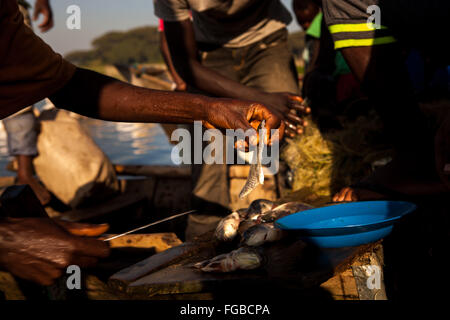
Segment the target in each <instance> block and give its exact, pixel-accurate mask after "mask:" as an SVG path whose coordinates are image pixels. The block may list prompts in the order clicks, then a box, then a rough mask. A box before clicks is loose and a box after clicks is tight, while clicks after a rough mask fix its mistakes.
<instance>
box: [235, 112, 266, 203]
mask: <svg viewBox="0 0 450 320" xmlns="http://www.w3.org/2000/svg"><path fill="white" fill-rule="evenodd" d="M265 126H266V121H265V120H263V121H261V123H260V124H259V126H258V132H261V131H260V130H262V131H265V129H264V128H265ZM263 149H264V134H262V135H260V139H259V143H258V144H257V146H256V150H255V151H254V152H253V157H252V163H251V165H250V172H249V174H248V177H247V181H246V182H245V185H244V187H243V188H242V190H241V192H240V193H239V199H244V198H245V197H246V196H248V195H249V194H250V193H251V192H252V191H253V190H254V189H255V188H256V187H257V186H258V185H260V184H264V171H263V168H262V165H261V159H262V153H263ZM255 158H256V159H255Z"/></svg>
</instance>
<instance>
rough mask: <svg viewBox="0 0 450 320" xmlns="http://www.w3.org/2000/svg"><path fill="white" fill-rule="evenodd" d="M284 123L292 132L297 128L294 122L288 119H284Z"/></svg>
mask: <svg viewBox="0 0 450 320" xmlns="http://www.w3.org/2000/svg"><path fill="white" fill-rule="evenodd" d="M284 122H285V123H286V127H287V128H288V129H290V130H292V131H294V132H296V131H297V129H298V127H297V126H296V125H295V124H294V123H292V122H290V121H286V120H285V121H284Z"/></svg>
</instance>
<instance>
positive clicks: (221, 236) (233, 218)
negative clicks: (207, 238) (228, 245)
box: [214, 209, 247, 242]
mask: <svg viewBox="0 0 450 320" xmlns="http://www.w3.org/2000/svg"><path fill="white" fill-rule="evenodd" d="M246 212H247V210H246V209H239V210H237V211H234V212H232V213H231V214H229V215H228V216H226V217H225V218H223V219H222V220H220V221H219V223H218V225H217V227H216V230H215V232H214V237H215V238H216V239H217V240H219V241H221V242H228V241H232V240H233V239H234V238H235V237H236V235H237V232H238V228H239V224H240V223H241V221H242V220H243V219H244V218H245V216H246Z"/></svg>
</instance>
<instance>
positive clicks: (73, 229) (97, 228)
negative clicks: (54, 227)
mask: <svg viewBox="0 0 450 320" xmlns="http://www.w3.org/2000/svg"><path fill="white" fill-rule="evenodd" d="M54 221H55V222H56V223H57V224H58V225H59V226H61V227H63V228H64V229H65V230H67V231H68V232H70V233H71V234H73V235H76V236H86V237H97V236H99V235H101V234H103V233H105V232H106V231H107V230H108V229H109V225H108V224H107V223H103V224H90V223H80V222H69V221H63V220H59V219H55V220H54Z"/></svg>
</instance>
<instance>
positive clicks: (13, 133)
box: [3, 108, 38, 156]
mask: <svg viewBox="0 0 450 320" xmlns="http://www.w3.org/2000/svg"><path fill="white" fill-rule="evenodd" d="M37 124H38V123H37V119H36V117H35V116H34V113H33V110H32V109H31V108H30V110H28V111H25V112H23V113H20V114H17V115H13V116H11V117H9V118H6V119H4V120H3V125H4V127H5V130H6V133H7V135H8V152H9V154H10V155H11V156H18V155H24V156H37V154H38V152H37V146H36V143H37V129H38V125H37Z"/></svg>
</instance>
